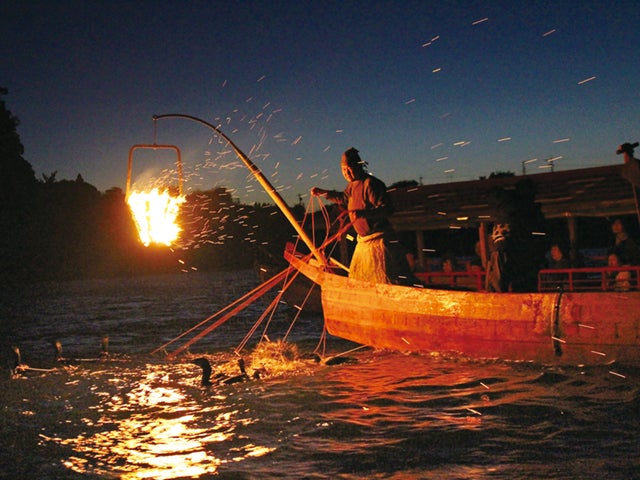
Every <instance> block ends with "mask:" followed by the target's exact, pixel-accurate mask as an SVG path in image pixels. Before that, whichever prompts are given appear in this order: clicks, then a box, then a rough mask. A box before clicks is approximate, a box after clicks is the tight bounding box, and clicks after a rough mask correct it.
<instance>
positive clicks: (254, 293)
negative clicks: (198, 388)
mask: <svg viewBox="0 0 640 480" xmlns="http://www.w3.org/2000/svg"><path fill="white" fill-rule="evenodd" d="M291 270H293V267H291V266H289V267H287V268H286V269H284V270H282V271H281V272H279V273H277V274H276V275H274V276H273V277H271V278H270V279H269V280H267V281H266V282H264V283H262V284H261V285H259V286H258V287H256V288H254V289H253V290H251V291H250V292H248V293H246V294H245V295H243V296H242V297H240V298H239V299H237V300H235V301H234V302H232V303H230V304H229V305H227V306H226V307H224V308H222V309H221V310H219V311H217V312H216V313H214V314H213V315H211V316H209V317H208V318H206V319H204V320H203V321H201V322H200V323H198V324H197V325H195V326H193V327H192V328H190V329H188V330H186V331H184V332H183V333H181V334H180V335H178V336H177V337H175V338H174V339H173V340H170V341H168V342H167V343H165V344H164V345H162V346H160V347H158V348H156V349H155V350H154V351H153V352H151V354H152V355H153V354H155V353H158V352H159V351H161V350H164V349H166V347H168V346H169V345H171V344H172V343H174V342H176V341H177V340H179V339H181V338H182V337H184V336H185V335H188V334H189V333H191V332H193V331H194V330H196V329H198V328H200V327H201V326H203V325H205V324H206V323H208V322H210V321H211V320H213V319H214V318H216V317H217V316H219V315H221V314H222V313H224V312H225V311H227V310H229V309H231V308H232V307H234V306H236V305H238V304H240V307H236V308H235V309H234V310H233V313H236V312H238V311H240V310H242V309H243V308H245V307H246V306H248V305H249V304H250V303H251V302H253V300H254V299H255V298H257V297H258V296H260V295H263V294H264V293H266V292H267V291H269V290H271V289H272V288H273V287H274V286H275V285H276V284H277V283H278V282H279V281H280V279H281V278H283V277H285V276H286V275H287V273H288V272H289V271H291ZM191 343H193V342H191ZM191 343H189V345H191Z"/></svg>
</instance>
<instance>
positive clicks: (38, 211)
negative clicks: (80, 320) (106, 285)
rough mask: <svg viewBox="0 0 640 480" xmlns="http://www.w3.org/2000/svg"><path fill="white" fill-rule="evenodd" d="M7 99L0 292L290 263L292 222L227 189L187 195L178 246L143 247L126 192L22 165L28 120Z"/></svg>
mask: <svg viewBox="0 0 640 480" xmlns="http://www.w3.org/2000/svg"><path fill="white" fill-rule="evenodd" d="M7 93H8V91H7V89H6V88H2V87H0V232H1V234H0V252H1V253H2V255H1V258H0V286H2V287H5V286H10V285H19V284H22V283H25V282H33V281H40V280H63V279H82V278H90V277H104V276H120V275H134V274H144V273H159V272H171V271H179V270H180V269H229V268H246V267H251V266H252V265H253V263H254V261H255V260H256V256H257V255H258V254H259V253H260V252H262V251H264V250H269V251H270V252H277V255H279V256H281V255H282V249H283V247H284V242H285V241H287V240H289V239H290V238H291V236H292V234H293V228H292V227H291V226H290V225H289V224H288V222H286V219H284V218H283V216H282V215H279V214H274V213H277V212H275V207H272V206H269V205H254V206H247V205H241V204H238V203H236V202H234V201H233V200H232V198H231V195H230V194H229V192H228V191H227V190H226V189H224V188H216V189H214V190H211V191H209V192H199V193H194V194H190V195H189V196H188V197H187V201H186V202H185V204H183V208H182V211H183V213H182V215H181V218H180V223H181V224H182V227H183V230H184V231H183V234H182V236H181V240H180V242H179V246H178V247H176V248H168V247H164V246H150V247H144V246H143V245H142V244H141V243H140V241H139V240H138V234H137V231H136V227H135V224H134V222H133V219H132V217H131V213H130V211H129V208H128V206H127V205H126V203H125V194H124V192H123V191H122V189H120V188H112V189H110V190H107V191H106V192H104V193H101V192H100V191H98V190H97V189H96V188H95V187H94V186H93V185H91V184H89V183H87V182H85V181H84V179H83V178H82V177H81V176H80V175H78V177H77V178H76V179H75V180H58V179H56V173H55V172H54V173H52V174H50V175H42V178H40V179H38V178H37V177H36V175H35V172H34V170H33V168H32V166H31V164H30V163H29V162H28V161H26V160H25V159H24V158H23V154H24V148H23V145H22V143H21V141H20V137H19V135H18V131H17V127H18V125H19V121H18V118H17V117H15V116H14V115H12V113H11V112H10V111H9V110H8V109H7V108H6V105H5V102H4V98H3V96H4V95H6V94H7ZM270 254H271V253H270ZM274 254H275V253H274Z"/></svg>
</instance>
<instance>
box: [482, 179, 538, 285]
mask: <svg viewBox="0 0 640 480" xmlns="http://www.w3.org/2000/svg"><path fill="white" fill-rule="evenodd" d="M535 193H536V189H535V185H534V184H533V182H532V181H531V180H530V179H528V178H526V179H523V180H520V181H519V182H517V184H516V188H515V191H513V190H505V189H503V188H500V187H497V188H494V189H492V190H491V191H489V192H488V200H489V203H490V205H492V207H493V209H494V212H495V213H494V216H495V222H494V225H493V229H492V232H491V247H492V248H491V256H490V258H489V261H488V262H487V276H486V288H487V290H488V291H490V292H533V291H536V290H537V283H538V271H539V270H540V269H541V268H544V266H545V263H546V257H545V254H546V251H547V246H546V240H545V236H546V220H545V218H544V214H543V213H542V209H541V207H540V205H539V204H538V203H536V202H535Z"/></svg>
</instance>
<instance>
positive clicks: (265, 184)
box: [153, 113, 327, 265]
mask: <svg viewBox="0 0 640 480" xmlns="http://www.w3.org/2000/svg"><path fill="white" fill-rule="evenodd" d="M163 118H183V119H186V120H192V121H194V122H197V123H200V124H201V125H204V126H205V127H208V128H210V129H211V130H213V131H214V132H215V133H216V134H217V135H219V136H220V137H222V138H223V139H224V140H225V141H227V142H228V143H229V145H230V146H231V148H232V149H233V151H234V152H235V153H236V155H237V156H238V158H239V159H240V160H242V162H243V163H244V164H245V166H246V167H247V168H248V169H249V171H250V172H251V174H252V175H253V176H254V177H255V178H256V180H258V182H259V183H260V185H262V188H264V189H265V191H266V192H267V194H268V195H269V196H270V197H271V198H272V200H273V201H274V202H275V203H276V205H277V206H278V208H280V210H281V211H282V213H283V214H284V216H285V217H286V218H287V220H289V222H290V223H291V225H292V226H293V228H295V230H296V232H297V233H298V235H299V236H300V238H301V239H302V241H303V242H304V243H305V244H306V245H307V247H309V250H310V251H311V253H312V254H313V256H314V257H315V258H316V259H317V260H318V261H319V262H321V263H322V264H323V265H326V263H327V262H326V259H325V258H324V255H323V254H322V252H320V251H319V250H318V249H317V248H316V247H315V245H314V244H313V242H312V241H311V239H310V238H309V236H308V235H307V233H306V232H305V231H304V229H303V228H302V226H300V224H299V223H298V221H297V220H296V219H295V217H294V216H293V213H291V210H290V209H289V206H288V205H287V204H286V202H285V201H284V200H283V199H282V197H281V196H280V194H279V193H278V192H277V191H276V189H275V188H273V185H271V183H270V182H269V180H267V178H266V177H265V176H264V174H263V173H262V171H261V170H260V169H259V168H258V167H257V166H256V165H255V163H253V162H252V161H251V160H250V159H249V157H247V156H246V155H245V154H244V152H242V150H240V149H239V148H238V147H237V146H236V144H235V143H233V141H232V140H231V139H230V138H229V137H227V136H226V135H225V134H224V133H223V132H222V131H221V130H220V129H219V128H218V127H216V126H214V125H212V124H211V123H209V122H207V121H205V120H202V119H200V118H198V117H194V116H192V115H185V114H182V113H166V114H163V115H154V116H153V121H154V122H155V121H156V120H160V119H163Z"/></svg>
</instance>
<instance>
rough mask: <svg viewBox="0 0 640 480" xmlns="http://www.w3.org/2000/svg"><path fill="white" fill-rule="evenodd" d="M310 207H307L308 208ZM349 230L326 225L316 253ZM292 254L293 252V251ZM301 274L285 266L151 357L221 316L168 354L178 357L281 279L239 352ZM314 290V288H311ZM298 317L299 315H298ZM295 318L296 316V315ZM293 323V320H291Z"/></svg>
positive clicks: (238, 348) (327, 218) (306, 257)
mask: <svg viewBox="0 0 640 480" xmlns="http://www.w3.org/2000/svg"><path fill="white" fill-rule="evenodd" d="M309 208H310V206H309ZM309 208H308V209H307V211H306V212H305V216H304V219H303V222H302V224H303V225H304V223H305V220H306V218H307V216H308V213H309ZM321 209H324V210H323V216H324V218H325V221H329V217H328V214H327V213H326V207H324V206H322V208H321ZM344 214H345V212H342V213H341V214H340V215H339V216H338V220H340V221H342V219H343V218H344ZM350 227H351V222H347V223H346V224H344V225H342V226H341V227H340V228H339V230H338V231H337V232H336V233H335V234H334V235H331V236H329V231H330V228H329V225H327V229H326V231H327V234H326V235H325V238H324V241H323V243H322V245H321V246H320V248H319V249H318V250H323V249H325V248H326V247H327V246H328V245H330V244H331V243H333V242H334V241H335V240H336V239H338V238H339V237H340V236H341V235H343V234H344V232H346V231H347V230H348V229H349V228H350ZM313 231H315V228H314V229H313ZM299 240H300V239H299V237H298V239H297V240H296V243H295V244H294V247H297V245H298V243H299ZM294 251H295V250H294ZM311 256H312V254H307V255H306V256H304V257H303V259H302V260H303V261H305V262H306V261H309V260H310V259H311ZM329 260H330V262H331V263H332V264H334V265H337V266H339V267H341V268H343V269H345V270H346V271H348V270H349V269H348V268H347V267H345V266H344V265H342V264H341V263H340V262H338V261H337V260H335V259H333V258H329ZM292 271H293V272H294V274H293V275H292V276H291V278H289V273H290V272H292ZM299 273H300V272H298V271H297V270H295V269H294V268H293V267H292V266H288V267H287V268H285V269H284V270H282V271H281V272H279V273H277V274H276V275H274V276H273V277H271V278H270V279H269V280H267V281H266V282H263V283H262V284H261V285H259V286H258V287H256V288H254V289H253V290H251V291H250V292H248V293H246V294H245V295H243V296H242V297H240V298H239V299H237V300H235V301H234V302H232V303H231V304H229V305H227V306H226V307H224V308H222V309H221V310H219V311H218V312H216V313H214V314H213V315H211V316H209V317H208V318H206V319H204V320H203V321H201V322H200V323H198V324H197V325H195V326H193V327H192V328H190V329H188V330H186V331H184V332H183V333H181V334H180V335H178V336H177V337H175V338H174V339H172V340H170V341H169V342H167V343H165V344H164V345H162V346H160V347H158V348H156V349H155V350H154V351H153V352H151V354H152V355H153V354H155V353H158V352H160V351H165V350H166V348H167V347H168V346H169V345H171V344H173V343H175V342H176V341H178V340H180V339H181V338H183V337H184V336H186V335H188V334H189V333H192V332H193V331H195V330H197V329H198V328H200V327H203V326H204V325H206V324H207V323H209V322H211V321H212V320H214V319H215V318H217V317H219V316H220V315H222V314H224V315H223V316H222V317H221V318H219V319H218V320H217V321H216V322H214V323H213V324H212V325H210V326H208V327H207V328H205V329H204V330H203V331H201V332H200V333H198V334H197V335H195V336H194V337H192V338H191V339H190V340H189V341H187V342H186V343H185V344H184V345H182V346H181V347H179V348H177V349H176V350H175V351H173V352H171V353H169V354H168V355H167V357H168V358H169V359H174V358H175V357H176V356H177V355H179V354H180V353H182V352H183V351H184V350H186V349H187V348H189V347H190V346H191V345H193V344H194V343H195V342H197V341H198V340H200V339H201V338H203V337H204V336H205V335H207V334H208V333H210V332H211V331H213V330H214V329H216V328H217V327H219V326H220V325H222V324H224V323H225V322H226V321H227V320H229V319H230V318H231V317H232V316H234V315H235V314H237V313H238V312H240V311H241V310H243V309H244V308H246V307H247V306H248V305H250V304H251V303H252V302H253V301H254V300H256V299H257V298H259V297H260V296H262V295H264V294H265V293H266V292H268V291H269V290H271V289H272V288H273V287H274V286H275V285H276V284H277V283H279V282H280V281H281V280H284V282H285V283H284V286H283V288H282V290H281V291H280V293H279V294H278V295H277V296H276V298H275V299H274V300H273V301H272V302H271V304H270V305H269V307H268V308H267V309H266V310H265V312H264V313H263V314H262V315H261V316H260V318H259V320H258V321H257V322H256V324H255V325H254V326H253V327H252V329H251V331H250V332H249V334H248V335H247V336H246V337H245V338H244V340H243V341H242V342H241V344H240V346H238V347H237V348H236V352H238V351H239V350H241V349H242V348H243V347H244V345H245V344H246V342H247V341H248V340H249V338H250V337H251V336H252V335H253V333H255V330H256V329H257V328H258V326H259V325H260V323H262V322H263V321H264V319H265V317H266V316H267V314H268V313H269V312H271V316H273V314H274V313H275V307H276V306H277V304H278V303H279V302H280V299H281V298H282V295H283V294H284V292H285V291H286V289H287V288H289V286H290V285H291V284H292V283H293V281H294V280H295V278H296V277H297V275H298V274H299ZM311 288H313V286H312V287H311ZM310 294H311V289H310V290H309V292H307V295H306V297H305V302H303V306H304V303H306V301H307V299H308V298H309V296H310ZM298 315H299V314H298ZM296 319H297V316H296ZM294 322H295V319H294ZM269 323H270V321H269V322H268V324H267V328H268V325H269ZM291 328H293V325H291V326H290V327H289V330H288V331H287V336H288V334H289V333H290V331H291ZM264 336H266V328H265V332H264V334H263V337H264Z"/></svg>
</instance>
